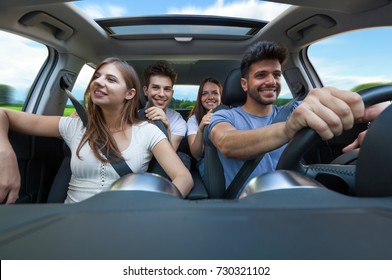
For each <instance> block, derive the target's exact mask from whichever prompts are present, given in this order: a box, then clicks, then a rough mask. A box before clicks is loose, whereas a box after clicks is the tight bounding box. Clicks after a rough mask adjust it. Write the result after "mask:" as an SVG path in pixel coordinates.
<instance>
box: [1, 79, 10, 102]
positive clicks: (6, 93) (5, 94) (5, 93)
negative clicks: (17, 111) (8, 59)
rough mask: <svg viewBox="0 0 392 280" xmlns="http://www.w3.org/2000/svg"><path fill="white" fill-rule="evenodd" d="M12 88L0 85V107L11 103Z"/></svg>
mask: <svg viewBox="0 0 392 280" xmlns="http://www.w3.org/2000/svg"><path fill="white" fill-rule="evenodd" d="M11 93H12V87H10V86H8V85H3V84H0V106H2V105H8V104H10V103H11Z"/></svg>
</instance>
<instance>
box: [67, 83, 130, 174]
mask: <svg viewBox="0 0 392 280" xmlns="http://www.w3.org/2000/svg"><path fill="white" fill-rule="evenodd" d="M60 87H61V88H62V89H63V90H64V91H65V93H66V94H67V96H68V98H69V99H70V100H71V102H72V104H73V105H74V107H75V110H76V112H77V113H78V115H79V117H80V120H81V121H82V122H83V126H84V127H87V123H88V122H87V113H86V110H85V109H84V108H83V106H82V104H80V103H79V101H77V100H76V98H75V97H74V96H73V95H72V93H71V92H70V91H69V90H68V88H67V83H66V82H65V81H64V80H63V78H62V79H61V81H60ZM108 152H109V160H110V158H111V157H113V154H112V153H111V151H108ZM110 164H111V165H112V166H113V168H114V170H116V172H117V173H118V175H120V177H122V176H124V175H127V174H129V173H133V171H132V169H131V168H130V167H129V165H128V164H127V163H126V162H125V161H124V160H120V161H114V162H110Z"/></svg>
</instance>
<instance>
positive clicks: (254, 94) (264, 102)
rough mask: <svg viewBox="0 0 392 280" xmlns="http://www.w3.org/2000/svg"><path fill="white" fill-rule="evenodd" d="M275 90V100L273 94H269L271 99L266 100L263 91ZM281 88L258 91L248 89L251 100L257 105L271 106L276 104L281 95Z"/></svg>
mask: <svg viewBox="0 0 392 280" xmlns="http://www.w3.org/2000/svg"><path fill="white" fill-rule="evenodd" d="M269 89H270V90H274V95H275V96H274V98H272V94H271V93H268V95H269V96H270V97H268V98H265V97H263V95H262V94H263V93H260V92H262V91H263V90H269ZM280 89H281V88H280V86H275V87H259V88H257V89H250V88H249V87H248V95H249V97H250V98H252V99H253V100H254V101H256V102H257V103H259V104H261V105H271V104H273V103H274V102H275V100H276V99H278V96H279V93H280Z"/></svg>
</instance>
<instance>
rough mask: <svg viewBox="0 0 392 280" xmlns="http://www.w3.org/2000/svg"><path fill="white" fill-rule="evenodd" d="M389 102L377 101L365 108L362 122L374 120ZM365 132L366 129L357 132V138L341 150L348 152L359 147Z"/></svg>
mask: <svg viewBox="0 0 392 280" xmlns="http://www.w3.org/2000/svg"><path fill="white" fill-rule="evenodd" d="M390 104H391V103H390V102H389V101H387V102H382V103H378V104H375V105H373V106H370V107H368V108H366V109H365V114H364V116H363V121H364V122H372V121H374V120H375V119H376V118H377V116H378V115H379V114H381V112H382V111H384V109H385V108H387V107H388V106H389V105H390ZM366 132H367V130H365V131H362V132H361V133H359V134H358V137H357V139H355V140H354V142H352V143H351V144H349V145H347V146H346V147H344V148H343V150H342V152H343V153H348V152H350V151H352V150H354V149H356V148H359V147H360V146H361V145H362V142H363V139H365V136H366Z"/></svg>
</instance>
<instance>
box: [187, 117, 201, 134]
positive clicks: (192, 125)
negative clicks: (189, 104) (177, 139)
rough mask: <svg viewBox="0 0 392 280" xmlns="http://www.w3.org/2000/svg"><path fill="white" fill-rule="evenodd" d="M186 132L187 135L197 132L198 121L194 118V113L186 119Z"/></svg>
mask: <svg viewBox="0 0 392 280" xmlns="http://www.w3.org/2000/svg"><path fill="white" fill-rule="evenodd" d="M186 124H187V127H188V132H187V135H188V136H189V135H194V134H197V130H198V129H199V122H198V121H197V119H196V115H195V114H193V115H192V116H191V117H190V118H189V119H188V121H187V123H186Z"/></svg>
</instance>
